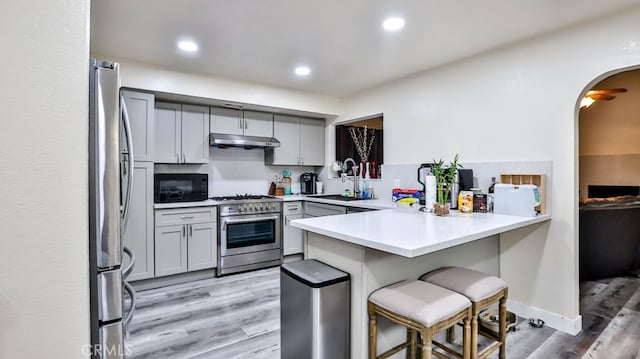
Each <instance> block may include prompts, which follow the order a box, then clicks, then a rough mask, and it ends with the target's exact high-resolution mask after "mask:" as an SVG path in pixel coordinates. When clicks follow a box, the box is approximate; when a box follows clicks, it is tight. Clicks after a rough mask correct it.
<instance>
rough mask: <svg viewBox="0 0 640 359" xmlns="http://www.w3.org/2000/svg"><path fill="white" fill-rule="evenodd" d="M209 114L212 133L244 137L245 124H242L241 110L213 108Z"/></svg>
mask: <svg viewBox="0 0 640 359" xmlns="http://www.w3.org/2000/svg"><path fill="white" fill-rule="evenodd" d="M209 113H210V115H209V122H210V128H211V133H228V134H231V135H242V132H243V127H244V124H243V122H242V111H241V110H236V109H233V108H224V107H211V108H210V109H209Z"/></svg>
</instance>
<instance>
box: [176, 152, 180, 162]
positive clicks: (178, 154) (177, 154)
mask: <svg viewBox="0 0 640 359" xmlns="http://www.w3.org/2000/svg"><path fill="white" fill-rule="evenodd" d="M176 158H177V159H178V160H177V161H176V163H180V153H178V152H176Z"/></svg>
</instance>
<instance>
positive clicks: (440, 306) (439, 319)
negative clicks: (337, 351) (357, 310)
mask: <svg viewBox="0 0 640 359" xmlns="http://www.w3.org/2000/svg"><path fill="white" fill-rule="evenodd" d="M367 309H368V313H369V358H370V359H375V358H378V359H382V358H387V357H389V356H391V355H393V354H395V353H397V352H399V351H401V350H403V349H405V348H406V349H407V350H408V354H409V355H408V357H409V358H411V359H414V358H415V354H416V347H417V346H420V347H422V351H421V353H422V355H421V358H422V359H431V358H432V355H435V356H437V357H439V358H449V357H448V356H446V355H444V354H442V353H440V352H437V351H434V350H433V349H432V340H433V335H434V334H435V333H437V332H439V331H442V330H445V329H447V328H450V327H452V326H455V325H456V323H458V322H459V321H461V320H462V321H463V327H464V335H463V354H462V355H461V356H462V357H463V358H464V359H469V358H470V355H471V354H470V345H469V344H470V336H471V328H470V324H469V319H470V317H471V302H470V301H469V300H468V299H467V298H465V297H464V296H462V295H460V294H457V293H455V292H453V291H450V290H448V289H445V288H442V287H439V286H437V285H434V284H430V283H427V282H423V281H419V280H412V281H402V282H399V283H395V284H392V285H389V286H386V287H383V288H380V289H378V290H376V291H374V292H373V293H371V295H370V296H369V300H368V303H367ZM378 315H380V316H383V317H385V318H387V319H389V320H391V321H392V322H394V323H397V324H400V325H402V326H404V327H406V328H407V341H406V342H404V343H402V344H399V345H397V346H395V347H393V348H391V349H389V350H387V351H385V352H384V353H382V354H380V356H377V349H378V348H377V340H378V325H377V316H378ZM417 334H420V339H421V340H420V341H421V342H420V343H418V340H416V336H417ZM433 344H434V345H436V346H438V347H440V348H442V347H444V346H443V345H441V344H440V343H437V342H435V341H433ZM454 354H455V352H454Z"/></svg>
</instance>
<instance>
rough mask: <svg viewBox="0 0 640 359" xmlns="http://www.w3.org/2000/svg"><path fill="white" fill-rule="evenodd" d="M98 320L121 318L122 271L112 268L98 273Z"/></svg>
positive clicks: (106, 320)
mask: <svg viewBox="0 0 640 359" xmlns="http://www.w3.org/2000/svg"><path fill="white" fill-rule="evenodd" d="M98 300H99V302H98V303H99V304H98V320H100V321H101V322H108V321H112V320H116V319H119V318H122V272H121V271H120V269H113V270H109V271H105V272H100V273H99V274H98Z"/></svg>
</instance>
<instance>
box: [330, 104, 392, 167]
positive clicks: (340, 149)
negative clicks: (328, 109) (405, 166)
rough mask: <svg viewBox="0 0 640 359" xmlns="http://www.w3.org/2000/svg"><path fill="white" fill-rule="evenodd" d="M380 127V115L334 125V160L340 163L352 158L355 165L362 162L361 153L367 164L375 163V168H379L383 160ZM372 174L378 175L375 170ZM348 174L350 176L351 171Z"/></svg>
mask: <svg viewBox="0 0 640 359" xmlns="http://www.w3.org/2000/svg"><path fill="white" fill-rule="evenodd" d="M382 127H383V126H382V114H380V115H375V116H373V117H370V118H367V119H359V120H355V121H352V122H347V123H343V124H340V125H336V160H337V161H339V162H341V163H342V162H343V161H344V160H345V159H347V158H352V159H353V160H354V161H356V163H360V162H364V161H363V159H362V156H361V155H360V152H363V154H364V155H365V156H366V157H367V158H366V160H367V162H375V166H376V167H378V166H380V165H381V164H382V163H383V158H384V157H383V133H382V129H383V128H382ZM365 129H366V132H365ZM354 136H355V138H356V141H355V142H354ZM356 142H358V145H356ZM358 147H360V151H359V149H358ZM374 172H375V173H379V171H378V170H377V168H376V169H375V171H374ZM348 174H349V175H351V174H352V173H351V169H349V171H348Z"/></svg>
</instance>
